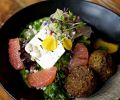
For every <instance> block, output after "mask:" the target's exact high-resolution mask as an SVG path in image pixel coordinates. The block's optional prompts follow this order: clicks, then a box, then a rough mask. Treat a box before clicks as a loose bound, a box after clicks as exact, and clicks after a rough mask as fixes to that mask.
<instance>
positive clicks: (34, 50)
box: [25, 26, 65, 69]
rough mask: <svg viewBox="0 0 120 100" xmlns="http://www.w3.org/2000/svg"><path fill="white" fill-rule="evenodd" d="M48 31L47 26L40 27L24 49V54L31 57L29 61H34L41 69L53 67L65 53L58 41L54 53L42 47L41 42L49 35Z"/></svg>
mask: <svg viewBox="0 0 120 100" xmlns="http://www.w3.org/2000/svg"><path fill="white" fill-rule="evenodd" d="M48 29H49V28H48V26H44V27H42V29H41V30H40V31H39V32H38V33H37V34H36V35H35V36H34V37H33V39H31V41H30V42H29V43H28V44H27V45H26V47H25V50H26V52H27V53H29V54H30V55H31V60H34V61H36V62H37V63H38V64H39V65H40V66H41V67H42V68H43V69H47V68H51V67H53V66H54V64H55V63H56V62H57V61H58V59H59V58H60V57H61V56H62V55H63V54H64V52H65V49H64V47H63V46H62V43H61V42H60V41H58V46H57V48H56V49H55V50H54V51H47V50H45V49H44V48H43V47H42V40H43V39H45V37H46V35H48V34H50V31H49V30H48Z"/></svg>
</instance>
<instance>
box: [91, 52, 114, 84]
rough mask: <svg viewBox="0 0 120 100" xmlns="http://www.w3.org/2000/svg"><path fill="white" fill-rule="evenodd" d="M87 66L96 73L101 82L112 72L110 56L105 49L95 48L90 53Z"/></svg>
mask: <svg viewBox="0 0 120 100" xmlns="http://www.w3.org/2000/svg"><path fill="white" fill-rule="evenodd" d="M89 67H90V68H92V69H93V70H94V71H95V72H96V73H97V74H98V76H99V78H100V79H101V81H103V82H104V81H106V80H107V79H109V78H110V77H111V76H112V75H113V73H114V68H113V63H112V57H111V56H110V55H109V54H108V53H107V51H105V50H96V51H94V52H93V53H92V54H91V55H90V58H89Z"/></svg>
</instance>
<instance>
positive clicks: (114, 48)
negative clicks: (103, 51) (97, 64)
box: [94, 39, 119, 54]
mask: <svg viewBox="0 0 120 100" xmlns="http://www.w3.org/2000/svg"><path fill="white" fill-rule="evenodd" d="M94 47H95V48H96V49H98V48H100V47H105V48H107V49H108V53H110V54H112V53H115V52H117V51H118V48H119V45H118V44H114V43H109V42H106V41H104V40H102V39H98V40H97V41H96V42H95V44H94Z"/></svg>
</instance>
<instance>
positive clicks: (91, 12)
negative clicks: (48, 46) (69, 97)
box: [0, 0, 120, 100]
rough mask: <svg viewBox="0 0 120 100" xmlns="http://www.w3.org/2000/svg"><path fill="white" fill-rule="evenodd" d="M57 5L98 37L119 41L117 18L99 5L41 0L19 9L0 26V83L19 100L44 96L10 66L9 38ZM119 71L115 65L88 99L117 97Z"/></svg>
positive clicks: (36, 98)
mask: <svg viewBox="0 0 120 100" xmlns="http://www.w3.org/2000/svg"><path fill="white" fill-rule="evenodd" d="M57 8H59V9H64V8H69V9H70V10H71V11H72V12H73V13H74V14H76V15H79V16H80V17H81V18H82V19H83V20H84V21H86V22H87V23H88V24H90V25H91V26H92V27H94V28H95V29H97V30H98V31H99V32H100V33H101V34H102V35H101V34H100V37H105V38H106V39H109V40H110V41H113V42H117V43H120V39H119V38H120V17H119V16H118V15H117V14H115V13H113V12H111V11H110V10H108V9H106V8H104V7H102V6H99V5H96V4H93V3H89V2H86V1H81V0H60V1H59V0H58V1H57V0H56V1H44V2H40V3H37V4H34V5H31V6H29V7H27V8H24V9H22V10H21V11H19V12H18V13H16V14H15V15H14V16H12V17H11V18H10V19H9V20H8V21H7V22H6V23H5V24H4V25H3V27H2V28H1V29H0V40H1V42H0V45H1V47H0V82H1V84H2V85H3V86H4V87H5V89H6V90H7V91H8V92H9V93H10V94H11V95H12V96H13V97H14V98H16V99H18V100H19V99H22V98H24V99H25V100H38V99H39V100H41V99H42V96H43V95H42V92H41V91H40V90H35V89H30V88H28V87H27V86H26V85H25V83H24V82H23V80H22V77H21V75H20V73H19V71H16V70H14V69H13V67H12V66H11V65H10V63H9V59H8V40H9V39H10V38H14V37H18V36H19V34H20V33H21V31H22V30H23V29H24V28H25V26H26V25H27V24H29V23H30V22H32V21H34V20H36V19H40V18H42V17H45V16H49V15H51V14H52V13H54V12H55V11H56V9H57ZM113 33H114V34H113ZM119 71H120V70H119V68H118V71H117V73H116V74H115V75H114V76H113V77H112V78H111V79H110V80H109V81H108V82H107V83H106V84H105V86H104V87H103V88H102V89H101V90H100V91H99V92H97V93H96V94H94V95H92V96H91V97H89V98H88V99H97V100H101V99H102V100H106V97H107V99H109V100H110V99H111V98H113V99H114V98H119V97H120V96H119V92H120V85H119V84H118V83H120V79H119V76H120V74H119ZM117 87H118V88H117ZM113 89H114V92H113V91H112V90H113ZM86 99H87V98H86Z"/></svg>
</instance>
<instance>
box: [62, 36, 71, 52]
mask: <svg viewBox="0 0 120 100" xmlns="http://www.w3.org/2000/svg"><path fill="white" fill-rule="evenodd" d="M63 47H64V48H65V49H67V50H71V49H72V41H71V40H70V39H68V38H67V37H65V38H64V39H63Z"/></svg>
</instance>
